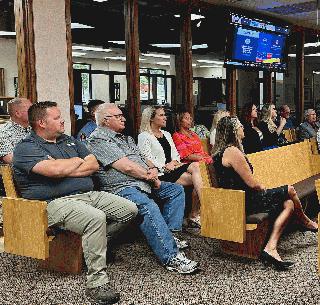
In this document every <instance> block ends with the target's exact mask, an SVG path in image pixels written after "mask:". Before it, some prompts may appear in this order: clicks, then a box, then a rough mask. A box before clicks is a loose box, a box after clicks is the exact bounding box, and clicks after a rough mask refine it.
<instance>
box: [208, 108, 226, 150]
mask: <svg viewBox="0 0 320 305" xmlns="http://www.w3.org/2000/svg"><path fill="white" fill-rule="evenodd" d="M225 116H230V112H229V111H226V110H218V111H217V112H216V113H215V114H214V115H213V119H212V126H211V129H210V144H211V145H212V147H213V146H214V142H215V140H216V129H217V125H218V122H219V121H220V119H222V118H223V117H225Z"/></svg>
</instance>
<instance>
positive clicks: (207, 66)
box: [200, 65, 222, 68]
mask: <svg viewBox="0 0 320 305" xmlns="http://www.w3.org/2000/svg"><path fill="white" fill-rule="evenodd" d="M200 68H222V66H215V65H212V66H210V65H204V66H200Z"/></svg>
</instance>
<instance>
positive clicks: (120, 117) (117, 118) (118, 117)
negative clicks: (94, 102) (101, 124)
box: [104, 113, 124, 120]
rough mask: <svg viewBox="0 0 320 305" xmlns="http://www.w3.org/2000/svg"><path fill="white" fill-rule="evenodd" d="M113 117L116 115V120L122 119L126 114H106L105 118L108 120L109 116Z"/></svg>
mask: <svg viewBox="0 0 320 305" xmlns="http://www.w3.org/2000/svg"><path fill="white" fill-rule="evenodd" d="M112 117H114V118H115V119H116V120H121V119H123V118H124V115H123V114H122V113H119V114H114V115H106V116H105V117H104V119H105V120H107V119H108V118H112Z"/></svg>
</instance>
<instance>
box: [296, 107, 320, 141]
mask: <svg viewBox="0 0 320 305" xmlns="http://www.w3.org/2000/svg"><path fill="white" fill-rule="evenodd" d="M319 127H320V124H319V122H317V115H316V112H315V110H314V109H308V110H306V111H305V112H304V122H303V123H301V124H300V126H299V131H298V135H299V140H301V141H303V140H305V139H310V138H315V137H316V136H317V132H318V130H319Z"/></svg>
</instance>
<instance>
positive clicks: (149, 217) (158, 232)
mask: <svg viewBox="0 0 320 305" xmlns="http://www.w3.org/2000/svg"><path fill="white" fill-rule="evenodd" d="M119 195H120V196H122V197H124V198H127V199H129V200H131V201H133V202H135V203H136V205H137V207H138V209H139V213H140V215H141V216H143V222H142V223H141V225H140V229H141V230H142V232H143V234H144V235H145V237H146V239H147V241H148V243H149V245H150V247H151V248H152V250H153V252H154V253H155V254H156V256H157V257H158V259H159V260H160V262H161V263H162V264H164V265H166V264H167V263H168V262H169V261H170V259H172V258H173V257H175V256H176V255H177V246H176V243H175V241H174V240H173V236H172V234H171V232H170V230H169V229H168V226H167V224H166V222H165V221H164V219H163V217H162V214H161V212H160V210H159V207H158V206H157V204H156V203H155V202H154V201H153V200H152V199H150V198H149V197H148V194H146V193H144V192H141V191H140V190H138V189H136V188H134V187H127V188H125V189H124V190H122V191H121V192H120V193H119Z"/></svg>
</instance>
